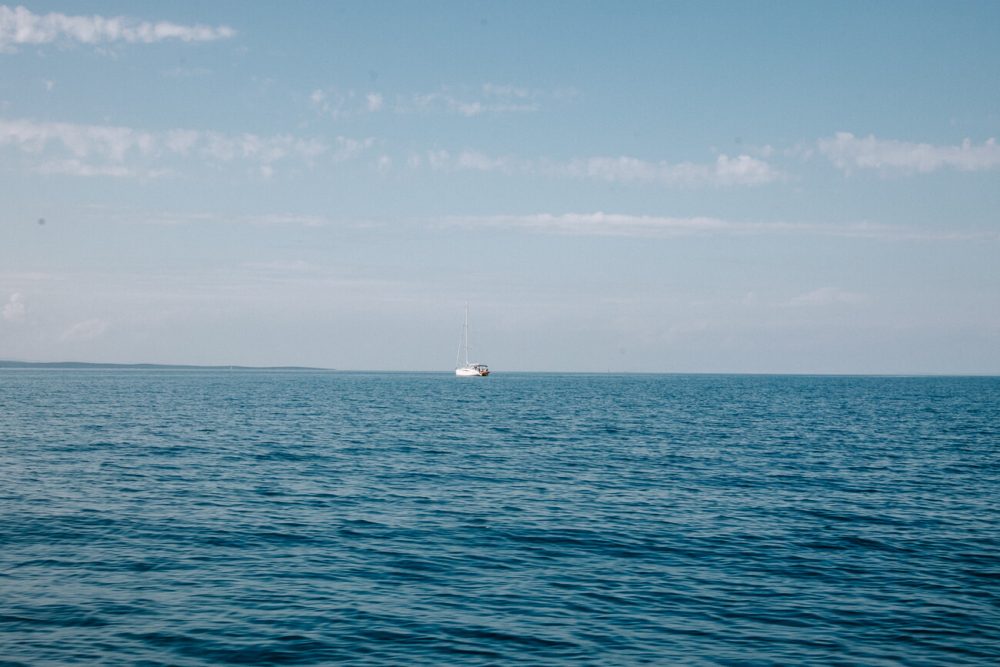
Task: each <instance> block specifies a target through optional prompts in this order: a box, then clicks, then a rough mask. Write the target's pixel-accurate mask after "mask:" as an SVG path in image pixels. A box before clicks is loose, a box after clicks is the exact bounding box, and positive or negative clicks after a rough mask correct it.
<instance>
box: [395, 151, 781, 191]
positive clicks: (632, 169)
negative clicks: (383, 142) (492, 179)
mask: <svg viewBox="0 0 1000 667" xmlns="http://www.w3.org/2000/svg"><path fill="white" fill-rule="evenodd" d="M408 164H409V165H410V166H411V167H415V168H419V167H423V166H427V167H429V168H431V169H435V170H450V171H487V172H500V173H524V174H529V175H542V176H557V177H568V178H576V179H586V180H595V181H605V182H609V183H634V184H640V185H641V184H649V185H658V186H665V187H699V186H736V185H764V184H767V183H773V182H775V181H780V180H784V179H786V178H787V176H786V175H785V174H784V173H783V172H781V171H779V170H778V169H775V168H774V167H773V166H771V165H770V164H769V163H768V162H765V161H764V160H760V159H758V158H754V157H750V156H749V155H737V156H736V157H729V156H728V155H719V156H718V157H717V158H716V159H715V161H714V162H710V163H694V162H675V163H671V162H667V161H658V162H654V161H649V160H642V159H639V158H635V157H628V156H621V157H589V158H577V159H572V160H568V161H562V162H560V161H554V160H549V159H520V158H515V157H511V156H491V155H487V154H485V153H481V152H479V151H470V150H465V151H459V152H457V153H452V152H449V151H445V150H436V151H428V152H427V153H425V154H423V155H412V156H411V157H410V160H409V162H408Z"/></svg>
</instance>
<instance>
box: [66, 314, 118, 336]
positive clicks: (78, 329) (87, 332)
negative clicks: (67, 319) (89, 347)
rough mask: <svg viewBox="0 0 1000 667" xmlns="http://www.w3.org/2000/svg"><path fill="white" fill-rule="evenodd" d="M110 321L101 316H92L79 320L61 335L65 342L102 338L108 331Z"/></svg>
mask: <svg viewBox="0 0 1000 667" xmlns="http://www.w3.org/2000/svg"><path fill="white" fill-rule="evenodd" d="M107 330H108V323H107V322H106V321H105V320H102V319H100V318H96V317H95V318H92V319H89V320H83V321H82V322H77V323H75V324H73V325H71V326H70V327H69V328H67V329H66V330H65V331H63V332H62V334H61V335H60V336H59V340H61V341H64V342H75V341H86V340H94V339H95V338H100V337H101V336H103V335H104V334H105V332H107Z"/></svg>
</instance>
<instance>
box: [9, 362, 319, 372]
mask: <svg viewBox="0 0 1000 667" xmlns="http://www.w3.org/2000/svg"><path fill="white" fill-rule="evenodd" d="M16 369H34V370H45V369H50V370H95V371H96V370H118V371H121V370H136V371H224V370H233V371H304V372H312V373H316V372H320V373H328V372H330V371H333V370H335V369H333V368H315V367H312V366H236V365H229V364H226V365H215V366H198V365H195V364H108V363H91V362H86V361H6V360H0V370H16Z"/></svg>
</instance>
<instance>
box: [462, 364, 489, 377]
mask: <svg viewBox="0 0 1000 667" xmlns="http://www.w3.org/2000/svg"><path fill="white" fill-rule="evenodd" d="M489 374H490V369H488V368H486V367H485V366H483V365H482V364H478V365H475V366H462V367H461V368H456V369H455V375H457V376H458V377H486V376H487V375H489Z"/></svg>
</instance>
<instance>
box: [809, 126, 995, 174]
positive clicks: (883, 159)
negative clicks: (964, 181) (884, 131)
mask: <svg viewBox="0 0 1000 667" xmlns="http://www.w3.org/2000/svg"><path fill="white" fill-rule="evenodd" d="M817 146H818V148H819V152H820V153H822V154H823V155H824V156H826V158H827V159H829V160H830V161H831V162H833V164H834V165H836V166H837V167H838V168H839V169H842V170H844V171H850V170H851V169H879V170H882V171H886V172H888V171H897V172H920V173H929V172H932V171H937V170H939V169H946V168H950V169H957V170H959V171H981V170H985V169H994V168H997V167H1000V145H997V143H996V140H995V139H992V138H991V139H988V140H987V141H986V142H985V143H983V144H981V145H978V146H976V145H974V144H973V143H972V142H971V141H970V140H968V139H966V140H965V141H963V142H962V143H961V144H960V145H957V146H935V145H933V144H924V143H913V142H908V141H895V140H891V139H878V138H876V137H875V136H874V135H868V136H867V137H855V136H854V135H853V134H851V133H850V132H838V133H837V134H835V135H834V136H833V137H831V138H827V139H820V140H819V141H818V142H817Z"/></svg>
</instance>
